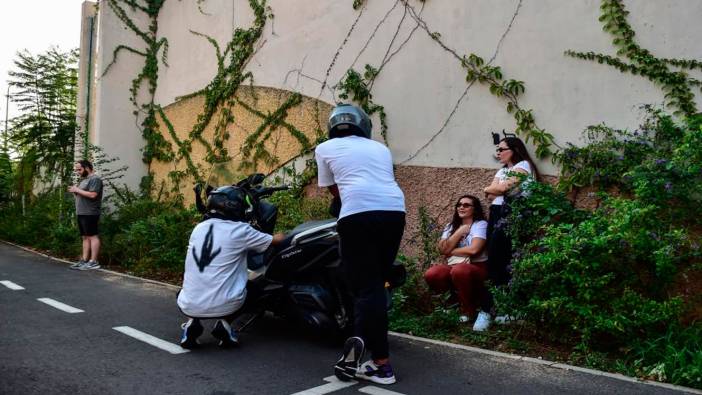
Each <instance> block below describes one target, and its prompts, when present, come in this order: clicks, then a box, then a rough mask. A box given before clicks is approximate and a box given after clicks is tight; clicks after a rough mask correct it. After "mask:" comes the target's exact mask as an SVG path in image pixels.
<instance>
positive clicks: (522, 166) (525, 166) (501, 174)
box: [491, 160, 532, 206]
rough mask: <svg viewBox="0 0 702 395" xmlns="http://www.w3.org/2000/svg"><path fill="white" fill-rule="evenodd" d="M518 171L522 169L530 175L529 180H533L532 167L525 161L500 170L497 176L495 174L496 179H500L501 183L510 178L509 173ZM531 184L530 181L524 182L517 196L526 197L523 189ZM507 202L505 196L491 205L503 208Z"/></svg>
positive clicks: (498, 198)
mask: <svg viewBox="0 0 702 395" xmlns="http://www.w3.org/2000/svg"><path fill="white" fill-rule="evenodd" d="M517 169H522V170H524V171H526V172H527V174H528V175H529V178H531V175H532V171H531V166H529V162H527V161H525V160H523V161H521V162H517V163H516V164H515V165H514V166H512V167H503V168H501V169H500V170H498V171H497V174H495V178H497V179H499V180H500V181H501V182H502V181H505V180H507V179H508V178H509V176H508V175H507V173H509V172H511V171H515V170H517ZM528 182H529V180H527V181H524V182H523V183H522V184H521V186H520V187H519V192H518V193H517V195H516V196H526V194H525V193H524V191H523V189H524V186H525V185H526V184H527V183H528ZM504 202H505V197H504V196H503V195H500V196H498V197H496V198H495V200H493V201H492V203H491V204H494V205H496V206H501V205H502V204H503V203H504Z"/></svg>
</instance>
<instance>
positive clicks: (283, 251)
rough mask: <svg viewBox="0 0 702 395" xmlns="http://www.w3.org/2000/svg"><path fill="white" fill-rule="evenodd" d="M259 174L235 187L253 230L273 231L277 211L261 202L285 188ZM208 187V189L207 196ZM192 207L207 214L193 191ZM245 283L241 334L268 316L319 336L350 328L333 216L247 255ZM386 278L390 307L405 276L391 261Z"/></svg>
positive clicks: (347, 294)
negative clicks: (244, 202)
mask: <svg viewBox="0 0 702 395" xmlns="http://www.w3.org/2000/svg"><path fill="white" fill-rule="evenodd" d="M264 178H265V176H264V175H263V174H254V175H251V176H249V177H247V178H245V179H243V180H241V181H239V182H238V183H237V184H236V186H237V187H239V188H241V189H243V190H244V191H245V192H246V194H247V195H248V196H249V200H250V203H251V208H250V209H249V211H248V212H247V221H248V222H249V223H250V224H251V225H252V226H253V227H254V228H256V229H257V230H259V231H261V232H265V233H268V234H272V233H273V229H274V228H275V223H276V220H277V216H278V208H277V207H276V206H275V205H274V204H272V203H270V202H268V201H266V200H265V198H267V197H270V196H272V195H273V194H274V193H275V192H278V191H282V190H286V189H288V187H287V186H277V187H266V186H263V185H262V183H263V180H264ZM209 191H211V188H208V192H209ZM196 205H197V207H198V210H199V211H200V212H202V213H203V214H204V213H205V211H206V210H205V206H204V204H203V202H202V196H201V191H200V189H199V188H196ZM248 271H249V280H248V283H247V297H246V303H245V306H244V308H243V309H242V315H248V316H249V317H250V318H249V319H248V320H247V321H245V322H244V323H243V324H241V326H240V327H239V330H241V331H243V330H244V329H245V328H246V327H247V326H249V325H250V324H251V323H252V322H253V321H254V320H255V319H257V318H258V317H260V316H262V315H263V314H264V313H266V312H270V313H272V314H273V315H275V316H278V317H283V318H286V319H291V320H293V321H295V322H297V323H300V324H302V325H305V326H307V327H309V328H311V329H313V330H315V331H318V332H319V333H320V334H323V335H330V336H333V337H337V336H341V337H343V336H346V335H348V334H350V333H351V331H352V329H353V298H352V296H351V293H350V291H349V288H348V286H347V284H346V281H345V278H344V273H343V270H342V268H341V258H340V256H339V235H338V233H337V231H336V218H331V219H326V220H321V221H309V222H305V223H303V224H300V225H298V226H297V227H295V228H294V229H293V230H291V231H290V232H288V233H287V234H286V238H285V240H284V242H282V243H281V244H279V245H277V246H275V247H272V248H269V249H268V251H266V252H264V253H261V254H254V253H252V254H249V256H248ZM390 277H391V278H388V279H387V282H386V289H387V290H388V308H390V305H391V292H392V289H393V288H396V287H399V286H401V285H402V284H404V282H405V278H406V272H405V268H404V266H403V265H402V264H401V263H400V262H395V265H394V270H393V273H392V274H391V275H390Z"/></svg>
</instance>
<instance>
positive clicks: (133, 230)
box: [103, 200, 200, 272]
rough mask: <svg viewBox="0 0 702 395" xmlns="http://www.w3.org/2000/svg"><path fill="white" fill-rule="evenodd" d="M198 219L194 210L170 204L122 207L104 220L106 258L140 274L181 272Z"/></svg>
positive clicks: (153, 203) (156, 203) (143, 201)
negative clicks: (161, 271) (191, 233)
mask: <svg viewBox="0 0 702 395" xmlns="http://www.w3.org/2000/svg"><path fill="white" fill-rule="evenodd" d="M199 219H200V215H199V214H198V213H197V212H196V211H195V210H193V209H185V208H183V207H182V206H180V205H174V204H169V203H158V202H153V201H148V200H138V201H136V202H134V203H132V204H129V205H125V206H122V207H121V208H120V210H119V211H118V212H116V213H115V214H114V215H113V216H112V217H111V218H108V219H106V221H105V222H106V223H105V228H107V229H108V231H107V232H106V234H105V238H109V240H106V241H105V242H104V243H103V245H105V250H104V252H105V255H106V257H107V258H108V260H109V261H111V262H116V263H119V264H120V265H123V266H124V267H126V268H129V269H130V270H133V271H137V272H154V271H157V270H166V271H170V272H180V271H182V269H183V262H184V261H185V254H186V251H187V246H188V240H189V238H190V232H191V231H192V229H193V227H194V226H195V224H196V223H197V221H198V220H199Z"/></svg>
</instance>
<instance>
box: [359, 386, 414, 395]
mask: <svg viewBox="0 0 702 395" xmlns="http://www.w3.org/2000/svg"><path fill="white" fill-rule="evenodd" d="M358 392H363V393H364V394H371V395H405V394H403V393H401V392H395V391H390V390H386V389H384V388H378V387H373V386H372V385H369V386H368V387H363V388H360V389H359V390H358Z"/></svg>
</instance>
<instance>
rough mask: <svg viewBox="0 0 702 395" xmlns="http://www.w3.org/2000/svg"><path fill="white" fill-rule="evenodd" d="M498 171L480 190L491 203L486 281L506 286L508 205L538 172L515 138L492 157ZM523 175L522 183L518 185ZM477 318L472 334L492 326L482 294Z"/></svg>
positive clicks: (509, 245) (505, 141) (509, 246)
mask: <svg viewBox="0 0 702 395" xmlns="http://www.w3.org/2000/svg"><path fill="white" fill-rule="evenodd" d="M495 156H496V157H497V160H499V161H500V163H501V164H502V168H501V169H500V170H498V172H497V174H495V178H494V179H493V180H492V183H491V184H490V185H489V186H488V187H487V188H485V189H484V192H485V197H486V198H487V199H488V200H489V201H491V202H492V203H491V204H490V219H489V222H488V230H487V234H488V247H487V251H488V256H489V259H488V278H489V279H490V281H491V282H492V284H493V285H495V286H502V285H506V284H507V283H508V282H509V280H510V278H511V274H510V270H509V265H510V263H511V260H512V240H511V239H510V236H509V234H508V233H507V226H508V223H507V219H508V217H509V213H510V211H511V209H510V206H509V202H510V201H511V200H512V199H516V198H519V197H521V196H524V191H523V189H524V188H523V187H524V185H525V184H526V183H528V182H530V180H534V179H538V178H539V171H538V169H537V168H536V165H534V161H533V160H531V157H530V156H529V152H527V149H526V147H525V146H524V143H523V142H522V140H520V139H519V138H517V137H505V138H503V139H502V140H501V141H500V143H499V145H498V146H497V150H496V153H495ZM519 175H524V176H526V177H527V179H526V180H525V181H521V180H522V179H523V177H520V176H519ZM481 302H482V304H481V307H480V310H481V311H480V314H478V318H477V319H476V320H475V324H474V325H473V330H476V331H484V330H486V329H487V328H488V327H489V326H490V324H491V322H492V315H491V314H492V313H493V310H494V301H493V298H492V295H491V294H490V293H489V292H488V291H486V292H485V295H484V296H483V297H482V298H481Z"/></svg>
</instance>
